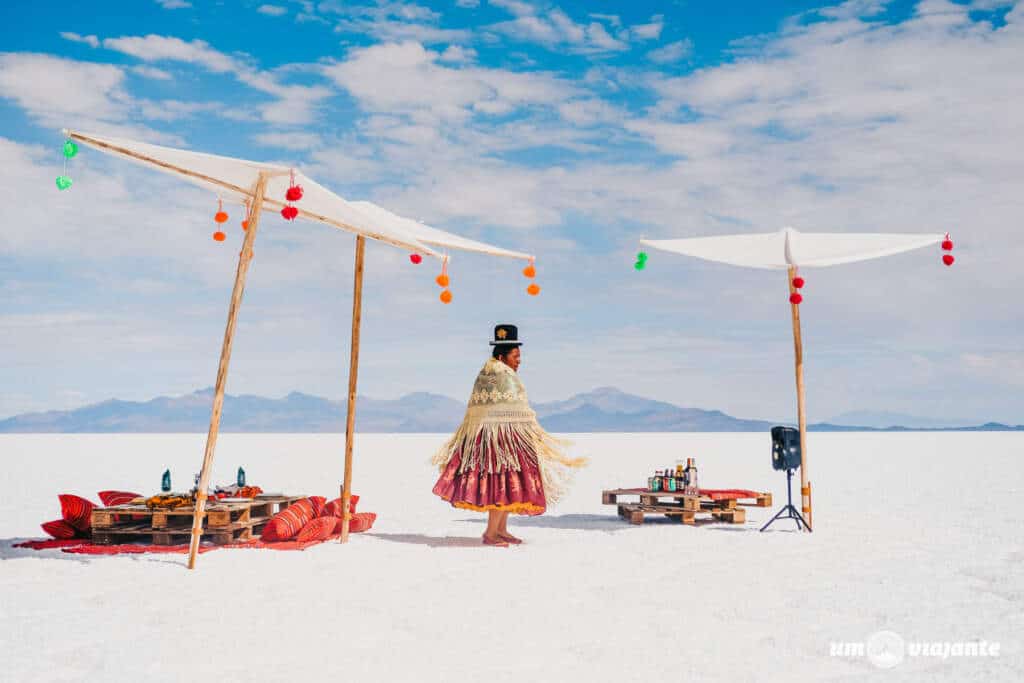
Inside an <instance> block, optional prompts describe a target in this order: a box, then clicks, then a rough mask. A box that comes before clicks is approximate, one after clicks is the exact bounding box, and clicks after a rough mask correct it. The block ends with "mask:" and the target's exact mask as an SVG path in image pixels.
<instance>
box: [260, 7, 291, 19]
mask: <svg viewBox="0 0 1024 683" xmlns="http://www.w3.org/2000/svg"><path fill="white" fill-rule="evenodd" d="M256 11H257V12H259V13H260V14H266V15H269V16H272V17H281V16H284V15H285V14H288V8H287V7H281V6H280V5H260V6H259V7H257V8H256Z"/></svg>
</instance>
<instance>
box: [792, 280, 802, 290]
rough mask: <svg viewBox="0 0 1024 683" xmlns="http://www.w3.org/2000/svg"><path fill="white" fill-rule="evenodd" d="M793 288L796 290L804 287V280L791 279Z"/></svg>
mask: <svg viewBox="0 0 1024 683" xmlns="http://www.w3.org/2000/svg"><path fill="white" fill-rule="evenodd" d="M793 286H794V287H796V288H797V289H800V288H801V287H803V286H804V279H803V278H802V277H795V278H793Z"/></svg>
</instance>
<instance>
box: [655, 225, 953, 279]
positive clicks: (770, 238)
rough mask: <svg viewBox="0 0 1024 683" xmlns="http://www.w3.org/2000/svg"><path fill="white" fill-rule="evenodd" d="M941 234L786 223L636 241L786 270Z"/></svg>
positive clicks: (909, 245)
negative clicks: (814, 228) (775, 228)
mask: <svg viewBox="0 0 1024 683" xmlns="http://www.w3.org/2000/svg"><path fill="white" fill-rule="evenodd" d="M944 239H945V235H941V234H935V233H932V234H927V235H907V234H886V233H826V232H799V231H797V230H794V229H793V228H785V229H784V230H780V231H779V232H772V233H762V234H757V235H723V236H721V237H693V238H689V239H677V240H640V243H641V244H644V245H647V246H649V247H652V248H654V249H660V250H662V251H671V252H674V253H677V254H685V255H687V256H694V257H696V258H701V259H705V260H707V261H717V262H718V263H728V264H730V265H733V266H744V267H747V268H771V269H786V268H789V267H790V266H799V267H807V268H815V267H821V266H836V265H839V264H842V263H853V262H855V261H867V260H868V259H873V258H879V257H882V256H890V255H892V254H898V253H900V252H904V251H910V250H912V249H920V248H921V247H926V246H928V245H930V244H938V243H939V242H941V241H942V240H944Z"/></svg>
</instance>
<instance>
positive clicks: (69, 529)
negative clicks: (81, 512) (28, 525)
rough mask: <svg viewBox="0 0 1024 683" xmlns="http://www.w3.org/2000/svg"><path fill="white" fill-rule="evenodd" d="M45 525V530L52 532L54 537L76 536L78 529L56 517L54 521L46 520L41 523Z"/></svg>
mask: <svg viewBox="0 0 1024 683" xmlns="http://www.w3.org/2000/svg"><path fill="white" fill-rule="evenodd" d="M40 526H41V527H43V531H45V532H46V533H48V534H50V535H51V536H53V537H54V538H74V537H75V534H76V533H78V530H77V529H75V527H73V526H71V524H70V523H68V522H66V521H64V520H63V519H55V520H53V521H52V522H45V523H43V524H40Z"/></svg>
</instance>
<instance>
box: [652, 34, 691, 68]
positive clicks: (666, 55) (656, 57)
mask: <svg viewBox="0 0 1024 683" xmlns="http://www.w3.org/2000/svg"><path fill="white" fill-rule="evenodd" d="M691 54H693V42H692V41H690V40H689V39H687V40H677V41H675V42H672V43H668V44H666V45H663V46H661V47H659V48H656V49H654V50H651V51H650V52H648V53H647V58H648V59H650V60H651V61H652V62H654V63H655V64H670V63H672V62H678V61H681V60H683V59H686V58H687V57H689V56H690V55H691Z"/></svg>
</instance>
